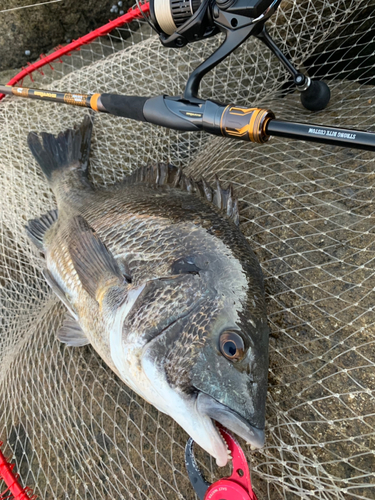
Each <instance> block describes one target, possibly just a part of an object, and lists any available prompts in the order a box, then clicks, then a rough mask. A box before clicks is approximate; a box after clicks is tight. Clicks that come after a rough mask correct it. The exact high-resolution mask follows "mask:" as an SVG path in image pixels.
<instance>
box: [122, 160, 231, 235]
mask: <svg viewBox="0 0 375 500" xmlns="http://www.w3.org/2000/svg"><path fill="white" fill-rule="evenodd" d="M215 182H216V186H215V188H212V187H211V186H210V185H209V184H208V183H207V182H206V180H205V179H202V180H200V181H195V180H194V179H192V178H191V177H187V176H186V175H185V174H184V173H183V172H182V170H181V168H177V167H175V166H173V165H168V164H166V163H157V164H154V165H147V166H144V167H140V168H138V169H137V170H135V171H134V172H133V173H132V174H130V175H129V176H128V177H126V178H125V179H124V184H125V185H132V184H139V183H144V184H151V185H155V184H156V185H157V186H165V185H168V186H172V187H176V188H179V189H182V190H183V191H187V192H189V193H195V194H196V195H198V196H200V197H202V198H206V199H207V200H208V201H209V202H211V203H213V204H214V205H215V206H216V207H218V208H219V209H220V210H223V211H224V213H225V214H226V215H227V216H228V217H229V218H230V219H231V220H232V221H233V222H234V223H235V224H236V225H237V226H238V225H239V221H240V217H239V212H238V200H237V198H235V197H234V195H233V188H232V186H231V185H229V186H228V187H227V188H226V189H224V188H223V187H222V186H221V184H220V182H219V179H218V178H217V176H215Z"/></svg>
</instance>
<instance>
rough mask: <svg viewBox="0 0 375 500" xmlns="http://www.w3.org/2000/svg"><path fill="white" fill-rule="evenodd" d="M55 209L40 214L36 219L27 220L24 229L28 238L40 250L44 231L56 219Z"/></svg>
mask: <svg viewBox="0 0 375 500" xmlns="http://www.w3.org/2000/svg"><path fill="white" fill-rule="evenodd" d="M57 218H58V212H57V209H55V210H50V211H49V212H47V213H46V214H43V215H41V216H40V217H39V218H38V219H31V220H29V221H28V222H27V224H26V226H25V229H26V234H27V236H28V237H29V238H30V240H31V241H32V242H33V243H34V245H36V246H37V247H38V248H40V249H41V250H43V249H44V247H43V238H44V235H45V233H46V231H47V230H48V229H49V228H50V227H51V226H52V224H54V223H55V222H56V221H57Z"/></svg>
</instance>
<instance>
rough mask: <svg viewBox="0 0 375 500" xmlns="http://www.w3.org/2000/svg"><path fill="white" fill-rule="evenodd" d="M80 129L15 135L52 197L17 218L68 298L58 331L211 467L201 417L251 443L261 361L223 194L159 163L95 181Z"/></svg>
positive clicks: (241, 245)
mask: <svg viewBox="0 0 375 500" xmlns="http://www.w3.org/2000/svg"><path fill="white" fill-rule="evenodd" d="M90 137H91V122H90V120H89V118H86V119H85V120H84V121H83V123H82V124H81V126H80V127H79V128H76V129H75V130H68V131H66V132H65V133H61V134H59V136H58V137H57V138H54V137H53V136H52V135H50V134H42V138H43V144H42V143H40V141H39V138H38V137H37V136H36V135H35V134H30V135H29V141H28V142H29V146H30V149H31V151H32V153H33V154H34V156H35V158H36V159H37V160H38V162H39V163H40V165H41V167H42V170H43V171H44V173H45V174H46V176H47V179H48V181H49V183H50V186H51V188H52V189H53V191H54V193H55V195H56V199H57V205H58V210H57V211H53V212H51V213H49V214H46V215H45V216H42V217H41V218H40V219H35V220H32V221H30V222H29V224H28V226H27V231H28V234H29V236H30V237H31V239H32V241H33V242H34V243H35V244H36V245H37V246H39V248H40V249H42V250H43V252H44V253H45V260H46V269H45V271H44V274H45V277H46V279H47V281H48V283H49V284H50V286H51V287H52V289H53V290H54V291H55V293H56V294H57V295H58V296H59V298H60V299H61V300H62V301H63V302H64V304H65V305H66V307H67V309H68V313H67V317H66V320H65V321H64V324H63V325H62V327H61V329H60V331H59V333H58V337H59V338H60V340H61V341H63V342H65V343H67V344H69V345H76V346H79V345H85V344H87V343H90V344H92V346H93V347H94V349H95V350H96V351H97V352H98V354H99V355H100V356H101V357H102V358H103V359H104V361H105V362H106V363H107V364H108V366H110V368H111V369H112V370H113V371H114V372H115V373H117V375H118V376H119V377H120V378H121V379H122V380H123V381H124V382H125V384H127V385H128V386H129V387H130V388H131V389H133V390H134V391H135V392H137V393H138V394H139V395H141V396H142V397H143V398H144V399H145V400H147V401H148V402H149V403H151V404H152V405H154V406H155V407H156V408H158V409H159V410H160V411H162V412H164V413H167V414H169V415H170V416H171V417H173V418H174V419H175V420H176V421H177V422H178V423H179V424H180V425H181V426H182V427H183V428H184V429H185V430H186V431H187V433H188V434H190V436H192V437H193V439H194V440H195V441H196V442H197V443H198V444H200V445H201V446H202V447H203V448H204V449H205V450H206V451H207V452H209V453H210V454H211V455H212V456H214V457H215V458H216V460H217V463H218V465H225V464H226V462H227V459H228V456H227V450H226V446H225V444H224V443H223V440H222V438H221V437H220V434H219V433H218V431H217V430H216V427H215V425H214V423H213V420H216V421H219V422H220V423H222V424H223V425H224V426H226V427H227V428H229V429H230V430H232V431H233V432H235V433H237V434H238V435H239V436H241V437H243V438H244V439H246V440H247V441H248V442H250V443H251V444H252V445H254V446H257V447H260V446H262V445H263V442H264V424H265V400H266V392H267V372H268V326H267V320H266V307H265V299H264V290H263V278H262V272H261V269H260V266H259V263H258V261H257V259H256V257H255V255H254V253H253V252H252V250H251V248H250V247H249V244H248V242H247V240H246V238H245V237H244V236H243V235H242V234H241V232H240V231H239V229H238V227H237V223H238V207H237V202H236V200H235V199H234V197H233V193H232V190H231V188H229V189H227V190H224V189H222V188H221V186H220V185H219V184H218V185H217V187H216V189H215V190H213V189H211V188H210V186H208V185H207V184H206V183H205V182H200V183H196V182H194V181H193V180H191V179H188V178H187V177H185V176H184V175H183V174H182V172H181V170H179V169H177V168H175V167H171V166H168V165H155V166H151V167H144V168H141V169H138V170H137V171H136V172H135V173H134V174H132V175H131V176H129V177H127V178H126V179H125V180H124V182H123V183H121V184H119V185H117V186H114V187H113V188H112V189H107V190H96V189H94V188H93V187H92V185H91V184H90V183H89V181H88V178H87V166H88V155H89V145H90ZM219 207H220V208H219ZM223 209H224V210H225V212H226V213H224V212H223Z"/></svg>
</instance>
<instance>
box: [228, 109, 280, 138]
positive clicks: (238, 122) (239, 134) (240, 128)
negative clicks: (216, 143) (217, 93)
mask: <svg viewBox="0 0 375 500" xmlns="http://www.w3.org/2000/svg"><path fill="white" fill-rule="evenodd" d="M273 118H275V115H274V113H273V112H272V111H270V110H269V109H261V108H242V107H239V106H233V105H229V106H227V107H226V108H225V109H224V111H223V114H222V115H221V121H220V130H221V133H222V135H224V136H226V137H232V138H235V139H240V140H243V141H251V142H258V143H260V144H262V143H264V142H267V141H268V139H269V138H270V136H269V134H268V133H267V131H266V128H267V123H268V121H269V120H271V119H273Z"/></svg>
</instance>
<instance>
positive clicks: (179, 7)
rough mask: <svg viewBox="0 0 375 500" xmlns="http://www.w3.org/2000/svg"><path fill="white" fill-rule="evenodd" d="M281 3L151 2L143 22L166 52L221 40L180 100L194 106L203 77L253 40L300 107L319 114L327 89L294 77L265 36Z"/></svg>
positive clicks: (319, 83) (264, 0) (278, 0)
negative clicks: (280, 68) (274, 61)
mask: <svg viewBox="0 0 375 500" xmlns="http://www.w3.org/2000/svg"><path fill="white" fill-rule="evenodd" d="M280 3H281V0H150V15H149V18H147V21H148V22H149V24H150V25H151V26H152V28H153V29H154V30H155V31H156V32H157V33H158V35H159V38H160V41H161V43H162V44H163V45H164V46H165V47H174V48H180V47H184V46H185V45H187V44H188V43H193V42H196V41H198V40H203V39H205V38H209V37H211V36H214V35H216V34H218V33H219V32H222V33H224V34H225V39H224V42H223V43H222V45H221V46H220V47H219V48H218V49H217V50H216V51H215V52H214V53H213V54H211V56H210V57H208V59H206V60H205V61H204V62H203V63H202V64H201V65H200V66H198V67H197V68H196V69H195V70H194V71H193V73H192V74H191V75H190V77H189V80H188V82H187V84H186V88H185V91H184V94H183V98H184V99H186V100H189V101H191V102H197V100H198V99H199V98H198V93H199V85H200V82H201V80H202V78H203V77H204V75H205V74H206V73H208V72H209V71H210V70H211V69H213V68H214V67H215V66H216V65H217V64H219V63H220V62H221V61H222V60H223V59H225V58H226V57H227V56H228V55H229V54H230V53H231V52H233V51H234V50H235V49H236V48H237V47H239V46H240V45H241V44H242V43H243V42H244V41H245V40H246V39H247V38H248V37H249V36H251V35H253V36H256V37H257V38H258V39H259V40H261V41H262V42H263V43H264V44H265V45H266V46H267V47H268V48H269V49H270V50H271V51H272V52H273V53H274V54H275V55H276V57H277V58H278V59H279V60H280V61H281V63H282V64H283V65H284V67H285V68H286V69H287V71H288V72H289V73H290V74H291V76H292V77H293V81H294V84H295V85H296V88H297V90H299V91H300V92H301V102H302V104H303V106H304V107H305V108H306V109H309V110H310V111H319V110H321V109H324V108H325V107H326V106H327V104H328V102H329V100H330V97H331V95H330V91H329V88H328V86H327V85H326V84H325V83H324V82H322V81H318V80H316V81H312V80H311V79H310V78H309V77H308V76H306V75H304V74H303V73H301V72H300V71H298V70H297V69H296V68H295V67H294V66H293V65H292V63H291V62H290V61H289V60H288V59H287V57H286V56H285V55H284V54H283V53H282V51H281V50H280V49H279V48H278V47H277V45H276V44H275V42H274V41H273V40H272V38H271V36H270V35H269V33H268V32H267V29H266V26H265V22H266V21H267V19H268V18H269V17H270V16H271V15H272V14H273V13H274V12H275V10H276V9H277V8H278V7H279V5H280Z"/></svg>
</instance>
